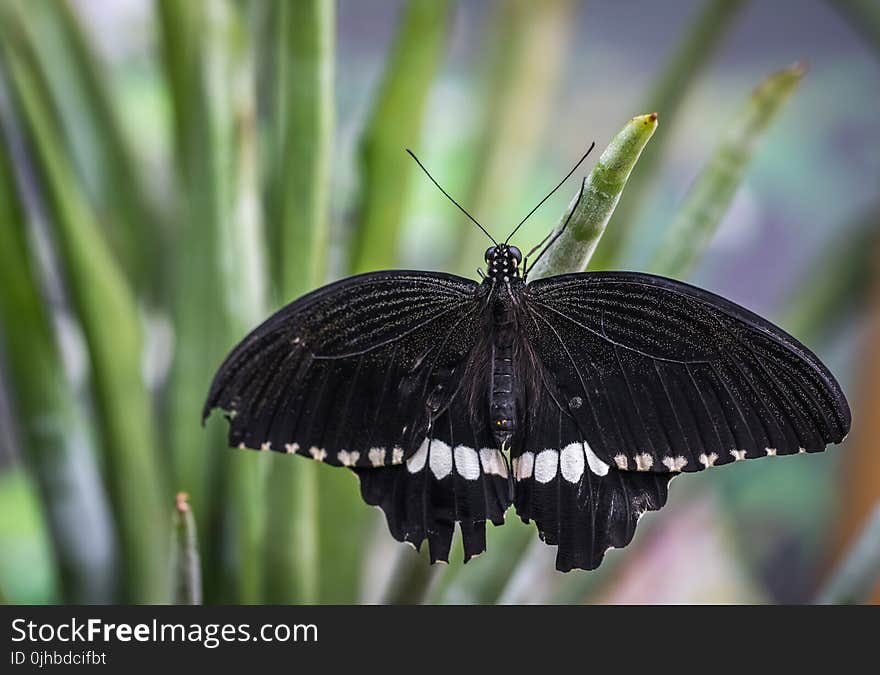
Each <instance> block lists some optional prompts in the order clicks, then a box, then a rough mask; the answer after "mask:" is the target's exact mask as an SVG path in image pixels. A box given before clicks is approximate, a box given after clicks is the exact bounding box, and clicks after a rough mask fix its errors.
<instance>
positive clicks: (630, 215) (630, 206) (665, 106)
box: [592, 0, 746, 270]
mask: <svg viewBox="0 0 880 675" xmlns="http://www.w3.org/2000/svg"><path fill="white" fill-rule="evenodd" d="M745 5H746V2H745V0H706V2H705V4H704V5H703V8H702V10H701V11H700V12H699V13H698V14H697V16H696V18H695V19H694V21H693V23H692V24H691V25H690V26H689V27H688V28H687V30H686V31H685V34H684V36H683V37H682V39H681V40H680V41H679V42H678V44H677V45H676V47H675V49H674V51H673V52H672V55H671V56H670V57H669V59H668V60H667V61H666V63H665V64H664V66H663V67H662V69H661V71H660V74H659V76H658V77H657V78H656V79H655V80H654V83H653V85H652V86H651V89H650V90H649V91H648V94H647V95H646V96H645V97H644V99H642V103H641V105H640V106H639V108H641V109H642V110H656V111H657V113H658V114H659V115H662V116H663V119H664V120H665V123H664V130H663V131H661V133H659V134H658V135H657V138H656V139H655V140H654V142H653V143H651V147H649V148H648V150H647V151H646V152H645V155H644V156H643V157H642V159H641V161H640V162H639V170H638V171H636V172H635V173H634V174H633V177H632V179H631V180H630V182H629V188H627V191H626V194H625V195H624V197H623V199H622V200H621V203H620V206H619V207H618V209H617V213H616V215H615V217H614V222H613V223H612V225H611V228H610V229H609V230H608V234H607V235H606V236H605V241H604V243H603V244H602V248H600V249H599V250H598V251H597V252H596V255H595V257H594V258H593V263H592V267H593V269H597V270H603V269H613V268H614V267H615V266H616V265H617V264H618V263H619V262H620V256H621V255H622V254H623V252H624V250H625V248H626V244H627V241H628V238H629V235H630V232H631V231H632V228H633V227H634V226H635V223H636V221H637V220H638V217H639V215H640V213H641V210H642V208H643V207H644V206H645V202H646V199H647V197H648V195H649V193H650V190H651V188H652V186H653V184H654V180H655V178H656V174H657V168H658V166H659V165H660V161H661V160H662V159H663V152H664V149H665V148H666V143H667V140H668V139H669V138H670V136H671V132H672V130H673V128H674V124H673V123H674V122H675V120H676V119H677V118H678V111H679V110H680V108H681V106H682V105H683V104H684V102H685V101H686V100H687V96H688V93H689V92H690V91H691V90H692V89H693V87H694V85H695V84H696V82H697V80H698V77H699V75H700V73H701V72H702V71H703V69H704V68H705V67H706V66H707V65H708V64H709V61H710V59H711V57H712V55H713V54H714V53H715V52H716V51H717V50H718V48H719V46H720V45H721V43H722V41H723V39H724V37H725V35H726V34H727V32H728V31H729V30H730V27H731V26H732V24H733V21H734V19H735V18H736V16H737V15H738V14H739V12H740V11H741V10H742V9H743V7H744V6H745Z"/></svg>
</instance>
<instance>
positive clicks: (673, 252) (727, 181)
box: [650, 65, 805, 276]
mask: <svg viewBox="0 0 880 675" xmlns="http://www.w3.org/2000/svg"><path fill="white" fill-rule="evenodd" d="M804 73H805V69H804V68H803V67H802V66H799V65H795V66H792V67H791V68H787V69H785V70H782V71H780V72H778V73H775V74H773V75H771V76H770V77H769V78H767V79H766V80H765V81H764V82H762V83H761V84H760V85H759V86H758V87H757V88H756V89H755V90H754V92H753V93H752V95H751V96H750V97H749V99H748V101H746V103H745V105H744V106H743V107H742V108H741V109H740V110H739V112H737V113H736V114H735V115H734V116H733V118H732V119H731V121H730V124H729V125H728V126H727V127H726V128H724V129H723V130H721V134H722V138H721V140H720V142H719V144H718V147H717V148H716V149H715V151H714V152H713V154H712V156H711V157H710V159H709V161H708V163H707V164H706V166H705V168H704V169H703V170H702V171H701V172H700V175H699V176H698V177H697V180H696V182H695V183H694V185H693V187H691V190H690V192H689V193H688V195H687V197H686V198H685V201H684V203H683V204H682V206H681V208H680V209H679V211H678V213H677V215H676V216H675V218H674V219H673V221H672V223H671V224H670V225H669V228H668V230H667V232H666V235H665V236H664V238H663V241H662V242H661V244H660V247H659V248H658V250H657V251H656V253H655V255H654V258H653V260H652V262H651V265H650V267H651V270H652V271H655V272H657V273H658V274H665V275H668V276H687V274H688V272H690V270H691V269H692V268H693V266H694V265H695V264H696V262H697V260H698V259H699V258H700V256H701V255H702V254H703V251H704V250H705V249H706V247H707V246H708V244H709V241H710V240H711V238H712V236H713V235H714V234H715V231H716V230H717V229H718V225H719V224H720V222H721V218H722V217H723V216H724V214H725V213H726V212H727V208H728V207H729V206H730V202H731V201H732V200H733V196H734V195H735V194H736V190H737V188H738V187H739V185H740V183H741V182H742V180H743V177H744V176H745V173H746V170H747V169H748V166H749V162H750V160H751V158H752V155H753V154H754V152H755V149H756V148H757V147H758V144H759V143H760V141H761V139H762V137H763V134H764V132H765V131H766V130H767V127H768V126H769V125H770V123H771V122H772V121H773V119H774V118H775V117H776V115H777V113H778V112H779V110H780V109H781V108H782V104H783V103H784V102H785V101H786V100H787V99H788V97H789V96H790V95H791V94H792V93H793V92H794V90H795V89H796V88H797V86H798V84H799V83H800V80H801V78H802V77H803V75H804Z"/></svg>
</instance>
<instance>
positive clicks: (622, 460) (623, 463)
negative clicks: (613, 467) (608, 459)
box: [614, 455, 629, 471]
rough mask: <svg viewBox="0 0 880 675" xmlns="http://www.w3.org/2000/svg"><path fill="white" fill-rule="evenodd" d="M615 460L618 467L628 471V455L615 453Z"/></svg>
mask: <svg viewBox="0 0 880 675" xmlns="http://www.w3.org/2000/svg"><path fill="white" fill-rule="evenodd" d="M614 462H615V463H616V464H617V468H618V469H620V470H621V471H626V467H628V466H629V460H628V459H627V457H626V455H615V456H614Z"/></svg>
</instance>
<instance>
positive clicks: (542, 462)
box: [535, 450, 559, 483]
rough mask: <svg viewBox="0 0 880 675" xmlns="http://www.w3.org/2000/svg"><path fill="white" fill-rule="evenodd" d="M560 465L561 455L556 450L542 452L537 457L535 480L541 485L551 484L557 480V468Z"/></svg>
mask: <svg viewBox="0 0 880 675" xmlns="http://www.w3.org/2000/svg"><path fill="white" fill-rule="evenodd" d="M558 464H559V453H558V452H556V451H555V450H542V451H541V452H539V453H538V456H537V457H535V480H536V481H538V482H539V483H549V482H550V481H551V480H553V479H554V478H556V468H557V465H558Z"/></svg>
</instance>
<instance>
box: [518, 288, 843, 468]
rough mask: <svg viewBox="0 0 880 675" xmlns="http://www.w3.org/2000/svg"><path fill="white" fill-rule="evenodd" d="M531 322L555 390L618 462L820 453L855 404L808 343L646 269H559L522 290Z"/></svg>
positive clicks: (683, 462) (703, 461)
mask: <svg viewBox="0 0 880 675" xmlns="http://www.w3.org/2000/svg"><path fill="white" fill-rule="evenodd" d="M524 298H525V303H524V305H525V308H526V310H525V311H526V314H527V315H528V317H529V318H528V320H527V321H524V325H525V326H526V327H527V330H528V332H529V338H528V339H529V340H530V343H531V344H532V345H533V347H534V349H535V351H536V352H537V353H538V355H539V358H540V362H541V367H543V368H544V369H545V371H546V372H547V373H549V374H550V377H551V378H552V380H553V382H554V384H555V385H556V387H557V389H558V394H556V395H557V397H558V398H560V399H561V400H562V403H563V405H564V406H565V407H567V408H568V412H569V413H570V414H571V415H572V417H573V418H574V420H575V421H576V422H577V431H575V430H572V432H571V438H566V439H562V440H563V441H569V440H570V441H575V440H579V438H578V436H579V434H583V436H584V437H585V438H586V440H587V441H588V442H589V443H590V445H591V447H592V448H593V450H594V452H596V453H597V455H598V456H599V457H600V458H601V459H602V460H603V461H605V462H607V463H609V464H610V465H611V466H613V467H615V468H618V469H622V470H628V471H652V472H661V473H662V472H673V473H675V472H680V471H699V470H701V469H704V468H706V467H708V466H716V465H720V464H725V463H728V462H732V461H736V460H738V459H747V458H753V457H764V456H767V455H777V454H778V455H785V454H793V453H798V452H818V451H820V450H823V449H824V448H825V446H826V444H828V443H838V442H840V441H841V440H842V439H843V437H844V436H845V435H846V433H847V432H848V430H849V424H850V413H849V408H848V406H847V403H846V399H845V398H844V396H843V393H842V392H841V390H840V387H839V385H838V384H837V382H836V381H835V380H834V378H833V377H832V376H831V374H830V373H829V372H828V370H827V369H826V368H825V366H824V365H823V364H822V363H821V362H820V361H819V359H818V358H817V357H816V356H815V355H814V354H813V353H812V352H810V351H809V350H808V349H807V348H806V347H804V346H803V345H801V344H800V343H799V342H798V341H797V340H795V339H794V338H793V337H791V336H790V335H787V334H786V333H784V332H783V331H781V330H780V329H779V328H777V327H776V326H774V325H772V324H770V323H769V322H767V321H765V320H764V319H761V318H760V317H758V316H757V315H755V314H753V313H751V312H749V311H748V310H746V309H744V308H742V307H739V306H738V305H735V304H734V303H732V302H729V301H727V300H725V299H723V298H721V297H719V296H716V295H713V294H711V293H708V292H706V291H703V290H700V289H697V288H694V287H693V286H689V285H687V284H684V283H680V282H676V281H673V280H671V279H665V278H662V277H654V276H651V275H647V274H638V273H626V272H598V273H586V274H572V275H564V276H558V277H550V278H548V279H544V280H541V281H536V282H534V283H532V284H529V285H528V286H527V288H526V290H525V291H524Z"/></svg>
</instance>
